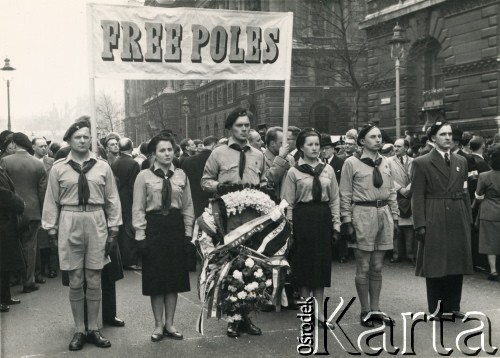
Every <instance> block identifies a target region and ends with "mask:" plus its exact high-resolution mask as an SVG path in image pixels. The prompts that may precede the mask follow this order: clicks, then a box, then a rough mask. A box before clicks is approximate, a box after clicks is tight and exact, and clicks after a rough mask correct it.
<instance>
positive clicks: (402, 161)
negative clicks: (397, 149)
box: [399, 157, 405, 165]
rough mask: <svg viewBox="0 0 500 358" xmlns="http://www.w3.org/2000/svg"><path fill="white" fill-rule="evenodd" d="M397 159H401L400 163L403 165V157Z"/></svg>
mask: <svg viewBox="0 0 500 358" xmlns="http://www.w3.org/2000/svg"><path fill="white" fill-rule="evenodd" d="M399 160H400V161H401V164H402V165H405V161H404V160H403V157H399Z"/></svg>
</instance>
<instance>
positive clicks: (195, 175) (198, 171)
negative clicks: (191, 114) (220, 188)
mask: <svg viewBox="0 0 500 358" xmlns="http://www.w3.org/2000/svg"><path fill="white" fill-rule="evenodd" d="M216 144H217V138H215V137H212V136H210V137H206V138H205V139H203V150H202V151H201V152H200V153H199V154H197V155H194V156H192V157H188V158H186V159H185V160H184V161H183V163H182V167H181V168H182V170H184V172H186V175H187V177H188V179H189V186H190V187H191V198H192V199H193V206H194V216H195V218H198V217H200V216H201V215H202V214H203V211H204V210H205V208H206V207H208V200H209V199H210V198H211V197H212V194H210V193H207V192H206V191H203V189H202V188H201V177H202V176H203V169H204V168H205V164H206V162H207V160H208V157H210V154H211V153H212V150H213V149H214V147H215V145H216ZM191 246H192V245H191ZM191 249H192V251H191V252H190V255H189V258H188V266H189V271H192V272H194V271H196V249H195V247H194V246H192V247H191Z"/></svg>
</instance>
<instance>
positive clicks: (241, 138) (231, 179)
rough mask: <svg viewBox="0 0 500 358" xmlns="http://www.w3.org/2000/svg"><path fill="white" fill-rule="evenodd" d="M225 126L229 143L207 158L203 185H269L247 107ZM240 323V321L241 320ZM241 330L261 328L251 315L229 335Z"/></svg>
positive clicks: (240, 220) (220, 188) (235, 222)
mask: <svg viewBox="0 0 500 358" xmlns="http://www.w3.org/2000/svg"><path fill="white" fill-rule="evenodd" d="M225 128H226V129H227V130H229V131H230V132H231V137H229V140H228V142H227V145H222V146H220V147H217V148H215V149H214V150H213V151H212V154H210V157H208V161H207V163H206V164H205V169H204V171H203V177H202V178H201V187H202V188H203V190H205V191H207V192H209V193H217V194H219V195H224V194H226V193H228V192H230V191H235V190H241V189H243V188H244V187H245V186H254V187H259V186H261V185H266V184H267V182H266V180H265V176H264V174H265V170H264V154H263V153H262V152H261V151H260V150H258V149H255V148H254V147H252V146H250V144H249V143H248V133H249V131H250V118H249V113H247V111H246V109H244V108H237V109H235V110H234V111H233V112H231V113H230V114H229V116H228V117H227V119H226V122H225ZM255 217H256V216H252V215H251V214H249V213H244V215H238V216H237V217H232V218H230V219H231V220H228V225H227V226H228V227H227V231H228V232H230V231H231V230H233V229H235V228H236V227H239V226H240V225H242V224H244V223H245V222H247V221H250V220H252V219H254V218H255ZM240 322H241V323H240ZM240 330H242V331H245V332H246V333H248V334H251V335H260V334H262V331H261V330H260V328H258V327H257V326H255V325H254V324H253V323H252V321H251V320H250V318H249V317H248V316H246V317H243V321H235V322H232V323H229V324H228V328H227V335H228V336H229V337H232V338H236V337H239V335H240Z"/></svg>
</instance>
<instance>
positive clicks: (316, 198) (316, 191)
mask: <svg viewBox="0 0 500 358" xmlns="http://www.w3.org/2000/svg"><path fill="white" fill-rule="evenodd" d="M324 167H325V164H324V163H319V164H318V165H316V167H315V168H313V167H312V166H310V165H309V164H301V165H299V164H298V163H297V165H295V168H297V170H298V171H299V172H302V173H304V174H309V175H311V176H312V177H313V186H312V195H313V202H315V203H319V202H320V201H321V197H322V192H321V181H320V180H319V175H320V174H321V172H322V171H323V168H324Z"/></svg>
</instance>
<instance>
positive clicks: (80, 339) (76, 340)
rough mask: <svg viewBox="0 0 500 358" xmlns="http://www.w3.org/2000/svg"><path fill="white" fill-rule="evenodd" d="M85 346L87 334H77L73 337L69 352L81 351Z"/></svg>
mask: <svg viewBox="0 0 500 358" xmlns="http://www.w3.org/2000/svg"><path fill="white" fill-rule="evenodd" d="M84 344H85V334H84V333H82V332H77V333H75V335H74V336H73V339H72V340H71V342H69V350H70V351H79V350H80V349H82V348H83V345H84Z"/></svg>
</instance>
